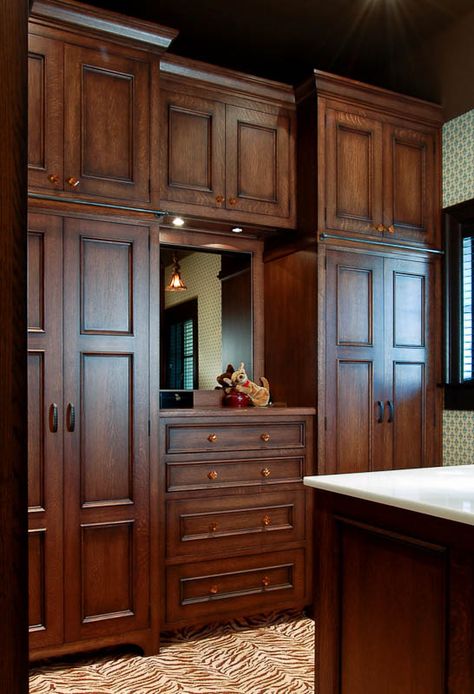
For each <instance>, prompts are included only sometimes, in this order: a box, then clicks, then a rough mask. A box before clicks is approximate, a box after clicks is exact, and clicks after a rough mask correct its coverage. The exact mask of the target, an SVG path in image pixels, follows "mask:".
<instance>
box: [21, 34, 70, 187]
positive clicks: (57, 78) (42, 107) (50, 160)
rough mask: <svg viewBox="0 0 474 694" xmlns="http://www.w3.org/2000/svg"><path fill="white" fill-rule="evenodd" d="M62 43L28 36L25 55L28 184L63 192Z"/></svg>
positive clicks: (41, 37)
mask: <svg viewBox="0 0 474 694" xmlns="http://www.w3.org/2000/svg"><path fill="white" fill-rule="evenodd" d="M62 77H63V48H62V43H60V42H58V41H54V40H53V39H48V38H44V37H43V36H35V35H30V37H29V54H28V182H29V186H30V187H35V188H47V189H49V190H62V187H63V132H62V127H58V124H60V123H62V119H63V111H62V103H63V102H62Z"/></svg>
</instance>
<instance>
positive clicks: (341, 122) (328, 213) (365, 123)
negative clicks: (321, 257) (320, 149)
mask: <svg viewBox="0 0 474 694" xmlns="http://www.w3.org/2000/svg"><path fill="white" fill-rule="evenodd" d="M325 130H326V138H325V151H326V158H325V180H326V185H325V195H326V200H325V226H326V228H327V230H328V231H343V232H346V233H353V232H357V233H360V234H363V235H369V236H381V235H382V232H383V226H382V224H383V210H382V145H383V137H382V132H383V130H382V123H381V122H380V121H377V120H374V119H371V118H367V117H365V116H364V115H361V114H359V113H357V112H354V113H351V112H349V111H340V110H336V109H333V108H327V109H326V121H325Z"/></svg>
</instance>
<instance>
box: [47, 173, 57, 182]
mask: <svg viewBox="0 0 474 694" xmlns="http://www.w3.org/2000/svg"><path fill="white" fill-rule="evenodd" d="M48 181H49V182H50V183H55V184H56V183H59V176H58V174H49V176H48Z"/></svg>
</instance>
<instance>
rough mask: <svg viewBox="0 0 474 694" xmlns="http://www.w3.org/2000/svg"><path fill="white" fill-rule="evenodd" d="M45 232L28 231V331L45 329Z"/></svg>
mask: <svg viewBox="0 0 474 694" xmlns="http://www.w3.org/2000/svg"><path fill="white" fill-rule="evenodd" d="M44 329H45V327H44V233H41V232H33V231H29V232H28V331H29V332H31V331H44Z"/></svg>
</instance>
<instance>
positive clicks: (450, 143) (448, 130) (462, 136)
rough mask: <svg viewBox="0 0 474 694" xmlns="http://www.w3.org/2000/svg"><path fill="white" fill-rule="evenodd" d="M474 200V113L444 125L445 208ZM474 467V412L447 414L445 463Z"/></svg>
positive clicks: (469, 112)
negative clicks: (473, 465)
mask: <svg viewBox="0 0 474 694" xmlns="http://www.w3.org/2000/svg"><path fill="white" fill-rule="evenodd" d="M472 198H474V110H472V111H468V112H467V113H464V114H463V115H462V116H459V118H453V120H450V121H448V122H447V123H445V124H444V125H443V207H449V206H450V205H456V204H457V203H459V202H463V201H464V200H471V199H472ZM463 463H464V464H468V463H470V464H474V412H458V411H454V410H450V411H448V410H445V411H444V413H443V464H444V465H460V464H463Z"/></svg>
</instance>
